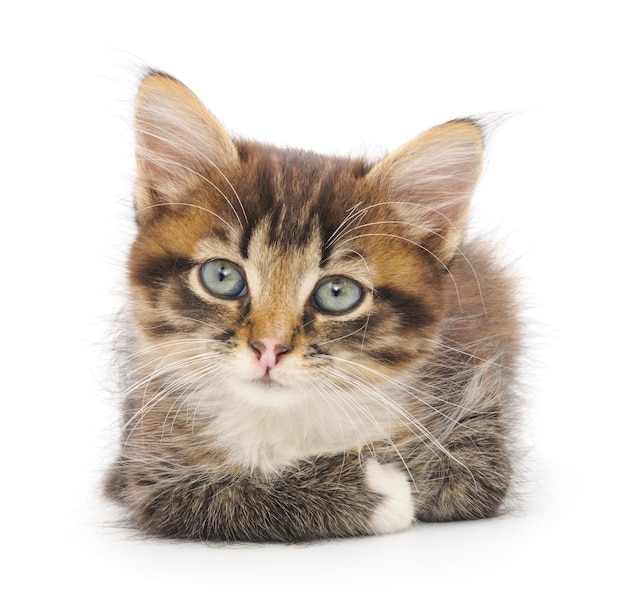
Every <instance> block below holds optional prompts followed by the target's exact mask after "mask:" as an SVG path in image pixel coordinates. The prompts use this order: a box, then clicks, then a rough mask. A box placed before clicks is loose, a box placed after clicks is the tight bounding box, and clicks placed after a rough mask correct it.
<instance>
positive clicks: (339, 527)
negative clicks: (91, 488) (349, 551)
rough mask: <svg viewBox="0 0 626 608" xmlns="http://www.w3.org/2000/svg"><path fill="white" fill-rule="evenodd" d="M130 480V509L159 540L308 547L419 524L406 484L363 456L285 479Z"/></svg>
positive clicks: (168, 476)
mask: <svg viewBox="0 0 626 608" xmlns="http://www.w3.org/2000/svg"><path fill="white" fill-rule="evenodd" d="M145 464H146V463H145V461H144V462H143V463H142V467H141V472H139V471H137V472H136V476H135V474H133V473H132V471H131V472H130V475H129V485H128V488H127V502H128V503H129V504H130V505H131V508H132V511H133V513H134V516H135V518H136V520H137V522H138V524H139V525H140V527H141V528H142V529H143V530H144V531H146V532H148V533H150V534H155V535H158V536H165V537H175V538H193V539H205V540H218V541H254V542H302V541H310V540H316V539H322V538H333V537H346V536H361V535H368V534H386V533H392V532H397V531H400V530H402V529H405V528H407V527H408V526H409V525H410V524H411V521H412V520H413V511H414V509H413V498H412V496H411V486H410V484H409V481H408V476H407V475H406V474H405V473H404V472H403V471H401V469H400V468H399V467H398V466H396V465H394V464H384V465H383V464H379V463H378V462H376V461H375V460H373V459H371V458H368V459H366V460H363V458H362V457H361V456H359V455H358V454H340V455H335V456H329V457H321V458H317V459H316V460H314V461H311V462H300V463H298V465H297V466H294V467H292V468H290V469H288V470H286V471H283V472H282V473H281V474H276V475H271V476H267V475H261V474H253V475H246V474H241V473H240V474H230V475H224V476H221V477H217V476H215V478H213V479H212V478H208V477H207V475H206V473H203V472H201V471H199V470H196V471H193V472H186V473H184V474H182V473H180V472H177V471H175V470H171V471H167V470H163V469H161V470H159V469H153V470H152V471H151V472H148V471H149V469H147V468H146V466H145Z"/></svg>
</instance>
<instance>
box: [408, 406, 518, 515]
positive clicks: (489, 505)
mask: <svg viewBox="0 0 626 608" xmlns="http://www.w3.org/2000/svg"><path fill="white" fill-rule="evenodd" d="M505 437H506V434H505V433H504V432H503V429H502V427H501V424H500V422H499V421H498V419H497V417H496V416H494V415H493V414H489V413H487V414H475V415H474V416H472V417H468V418H467V419H465V420H462V421H461V422H460V423H459V425H458V427H457V429H456V430H455V431H454V432H453V433H452V435H451V436H450V437H449V439H448V441H447V442H446V444H445V448H446V452H445V453H443V452H442V453H440V454H438V455H437V456H435V457H434V458H432V459H431V460H429V461H427V462H415V463H412V464H411V465H410V469H411V473H412V475H413V477H414V479H415V480H416V495H417V496H418V497H419V500H418V501H417V505H416V514H417V519H419V520H421V521H452V520H463V519H479V518H483V517H492V516H494V515H497V514H498V512H499V511H500V508H501V506H502V503H503V501H504V499H505V497H506V494H507V491H508V489H509V485H510V483H511V476H512V467H511V457H510V453H509V449H508V446H507V442H506V439H505Z"/></svg>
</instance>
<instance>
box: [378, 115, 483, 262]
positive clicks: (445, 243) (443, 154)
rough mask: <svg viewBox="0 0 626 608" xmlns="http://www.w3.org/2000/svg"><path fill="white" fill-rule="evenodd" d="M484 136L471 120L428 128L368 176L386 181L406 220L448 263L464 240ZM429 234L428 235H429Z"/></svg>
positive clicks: (390, 196)
mask: <svg viewBox="0 0 626 608" xmlns="http://www.w3.org/2000/svg"><path fill="white" fill-rule="evenodd" d="M482 151H483V138H482V132H481V129H480V127H479V126H478V125H477V124H476V123H475V122H473V121H471V120H456V121H452V122H448V123H445V124H443V125H440V126H438V127H435V128H434V129H431V130H430V131H427V132H426V133H424V134H423V135H421V136H420V137H418V138H417V139H414V140H413V141H411V142H409V143H408V144H406V145H405V146H403V147H402V148H400V149H399V150H398V151H396V152H395V153H393V154H391V155H390V156H388V157H387V158H385V159H383V160H382V161H380V162H379V163H378V164H376V165H374V167H373V168H372V169H371V171H370V172H369V174H368V179H370V180H375V182H376V183H377V185H378V186H379V187H380V186H382V187H383V189H384V190H385V192H386V196H387V197H388V201H389V202H390V203H397V204H394V205H393V209H394V210H395V211H396V212H397V213H398V214H400V216H401V217H402V220H403V221H405V222H408V223H411V224H413V225H415V226H416V228H417V229H418V230H419V231H420V240H421V242H422V243H424V245H425V246H426V247H427V248H428V249H429V251H431V252H432V253H433V254H434V255H436V256H437V257H438V258H439V259H440V260H441V261H442V262H443V263H444V264H445V263H447V262H448V261H449V260H451V259H452V257H453V256H454V254H455V252H456V248H457V247H458V245H459V243H460V240H461V231H462V228H463V226H464V223H465V218H466V216H467V211H468V208H469V204H470V201H471V198H472V194H473V192H474V188H475V186H476V183H477V181H478V178H479V176H480V171H481V168H482ZM424 235H425V236H424Z"/></svg>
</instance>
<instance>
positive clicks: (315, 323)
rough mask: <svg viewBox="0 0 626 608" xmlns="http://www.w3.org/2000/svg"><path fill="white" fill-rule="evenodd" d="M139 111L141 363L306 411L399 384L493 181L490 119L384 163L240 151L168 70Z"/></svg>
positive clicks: (431, 135) (257, 401)
mask: <svg viewBox="0 0 626 608" xmlns="http://www.w3.org/2000/svg"><path fill="white" fill-rule="evenodd" d="M135 119H136V135H137V161H138V181H137V188H136V211H137V223H138V227H139V232H138V236H137V239H136V242H135V244H134V247H133V250H132V253H131V256H130V263H129V270H130V279H131V289H132V291H133V294H132V295H133V303H134V304H133V307H134V308H133V313H134V321H135V326H136V327H137V328H138V332H137V333H138V335H137V339H138V341H139V347H140V348H139V355H138V356H139V358H140V360H141V365H142V366H145V369H146V370H149V372H150V373H151V374H152V375H153V376H154V377H159V376H167V377H168V378H169V380H168V388H167V391H168V394H170V393H171V392H172V391H176V390H182V391H184V392H185V393H186V395H187V396H188V395H189V394H196V395H198V396H202V400H203V402H204V403H210V402H211V401H213V402H217V401H219V402H220V403H222V404H228V405H225V406H223V407H244V406H263V407H270V408H271V407H280V408H284V407H291V406H297V404H298V403H299V402H306V401H307V399H309V400H310V396H311V394H313V393H315V394H319V393H320V391H322V392H323V394H324V396H323V398H324V399H330V397H329V395H331V394H332V393H333V392H337V391H339V392H344V393H345V392H350V391H351V390H352V389H353V388H354V387H355V386H356V385H357V384H358V385H359V386H360V387H361V391H362V392H363V386H365V387H366V388H367V387H376V386H378V385H381V384H385V383H387V384H389V383H392V384H393V383H397V382H399V381H401V377H402V374H403V373H404V370H405V369H406V368H407V367H408V366H409V365H414V364H415V362H416V361H419V359H420V357H421V356H423V355H424V353H426V352H428V351H429V350H430V348H431V343H432V338H433V336H434V335H435V334H436V331H437V327H438V324H439V322H440V320H441V318H442V316H443V314H444V312H445V301H446V299H447V297H448V296H447V282H448V281H449V280H450V279H449V273H448V272H447V270H448V269H447V264H448V263H449V261H450V260H451V259H452V257H453V256H454V254H455V252H456V247H457V245H458V242H459V240H460V232H461V227H462V223H463V219H464V217H465V212H466V209H467V206H468V204H469V200H470V198H471V194H472V190H473V187H474V183H475V181H476V179H477V177H478V174H479V172H480V159H481V149H482V148H481V136H480V131H479V130H478V128H477V127H476V126H475V125H473V124H472V123H471V122H464V121H460V122H453V123H449V124H447V125H443V126H441V127H438V128H436V129H433V130H431V131H430V132H428V133H427V134H426V135H423V136H422V137H420V138H418V139H417V140H414V141H413V142H410V143H409V144H407V145H406V146H405V147H404V148H401V149H400V150H399V151H398V152H396V153H395V154H392V155H390V156H389V157H387V158H386V159H383V160H382V161H380V162H379V163H376V164H374V165H370V164H368V163H367V162H366V161H364V160H349V159H340V158H331V157H324V156H320V155H316V154H312V153H306V152H300V151H293V150H282V149H277V148H274V147H271V146H265V145H260V144H256V143H251V142H245V141H235V140H233V139H231V138H230V137H229V136H228V134H227V133H226V132H225V131H224V129H223V128H222V127H221V125H220V124H219V123H218V122H217V120H216V119H215V118H214V117H213V115H212V114H210V112H208V110H206V108H204V106H203V105H202V104H201V103H200V102H199V101H198V99H197V98H196V97H195V96H194V95H193V94H192V93H191V92H190V91H189V90H188V89H186V88H185V87H184V86H183V85H182V84H180V83H179V82H178V81H176V80H174V79H172V78H170V77H167V76H163V75H160V74H152V75H150V76H148V77H147V78H146V80H145V81H144V83H143V85H142V87H141V90H140V93H139V95H138V101H137V109H136V116H135ZM232 397H235V398H234V399H233V398H232ZM186 398H187V397H186ZM318 400H319V399H318Z"/></svg>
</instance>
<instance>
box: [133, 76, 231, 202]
mask: <svg viewBox="0 0 626 608" xmlns="http://www.w3.org/2000/svg"><path fill="white" fill-rule="evenodd" d="M135 140H136V151H135V153H136V158H137V171H138V177H139V180H138V184H137V192H136V205H137V208H138V209H142V208H144V207H147V206H150V205H151V204H154V203H152V202H151V200H152V199H153V198H154V195H155V194H156V195H157V196H159V197H162V198H165V199H166V200H168V199H170V198H172V197H176V196H179V195H181V193H183V192H185V191H186V190H188V189H189V188H190V187H192V186H193V184H195V183H197V182H198V180H199V179H202V178H203V177H204V176H206V175H207V174H209V173H210V172H211V171H215V170H217V171H218V172H220V171H222V170H224V169H226V168H228V167H229V166H232V165H234V164H236V163H237V162H238V160H239V159H238V155H237V149H236V148H235V144H234V143H233V141H232V139H231V138H230V137H229V135H228V134H227V133H226V131H225V129H224V128H223V127H222V126H221V124H220V123H219V122H218V121H217V119H216V118H215V117H214V116H213V114H211V112H209V111H208V110H207V109H206V108H205V106H204V105H203V104H202V103H201V102H200V100H199V99H198V98H197V97H196V96H195V95H194V94H193V93H192V92H191V91H190V90H189V89H188V88H187V87H185V86H184V85H183V84H182V83H181V82H179V81H178V80H176V79H175V78H172V77H171V76H168V75H167V74H163V73H160V72H150V73H149V74H148V75H147V76H146V77H145V78H144V80H143V82H142V83H141V86H140V88H139V92H138V94H137V100H136V104H135Z"/></svg>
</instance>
